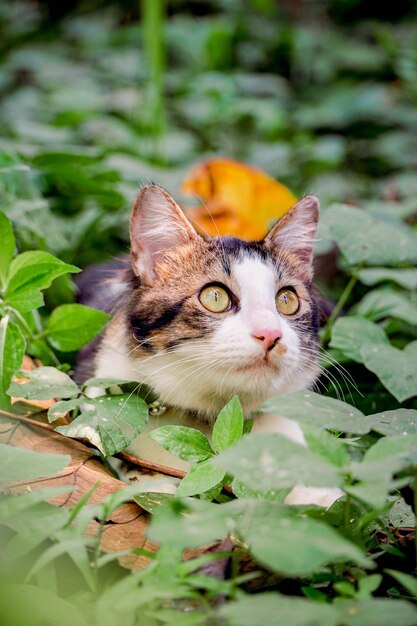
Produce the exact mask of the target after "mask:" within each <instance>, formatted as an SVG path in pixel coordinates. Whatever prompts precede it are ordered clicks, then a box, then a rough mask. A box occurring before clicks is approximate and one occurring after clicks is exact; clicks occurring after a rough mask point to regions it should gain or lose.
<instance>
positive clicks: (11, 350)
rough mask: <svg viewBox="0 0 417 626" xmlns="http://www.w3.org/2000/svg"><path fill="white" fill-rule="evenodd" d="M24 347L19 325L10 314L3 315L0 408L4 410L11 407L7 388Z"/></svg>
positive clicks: (1, 328)
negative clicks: (12, 319)
mask: <svg viewBox="0 0 417 626" xmlns="http://www.w3.org/2000/svg"><path fill="white" fill-rule="evenodd" d="M25 349H26V341H25V338H24V337H23V335H22V333H21V331H20V329H19V327H18V326H17V325H16V324H15V323H14V322H12V321H11V319H10V315H5V316H4V317H3V318H2V319H1V320H0V409H3V410H5V411H8V410H10V408H11V401H10V398H9V396H8V395H7V390H8V388H9V385H10V381H11V379H12V376H13V374H15V372H16V371H17V370H18V369H19V368H20V366H21V365H22V361H23V357H24V355H25ZM16 395H19V394H16Z"/></svg>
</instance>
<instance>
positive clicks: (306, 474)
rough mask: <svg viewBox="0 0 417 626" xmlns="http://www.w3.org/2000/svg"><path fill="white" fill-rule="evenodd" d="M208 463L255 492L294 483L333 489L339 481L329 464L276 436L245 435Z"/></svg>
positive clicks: (266, 434)
mask: <svg viewBox="0 0 417 626" xmlns="http://www.w3.org/2000/svg"><path fill="white" fill-rule="evenodd" d="M212 462H213V463H214V464H215V465H217V466H218V467H221V468H222V469H223V470H225V471H227V472H229V473H230V474H232V475H233V476H235V477H236V478H237V479H238V480H241V481H242V482H244V483H245V484H247V485H248V486H249V487H250V488H251V489H256V490H258V491H259V490H260V491H267V490H269V489H275V488H277V487H293V486H294V485H296V484H297V483H303V484H305V485H308V486H313V487H337V486H339V485H340V484H341V482H342V480H341V477H340V476H339V473H338V472H337V470H336V468H335V467H334V466H333V465H331V464H330V463H327V462H326V461H324V460H323V459H321V458H320V457H318V456H316V455H315V454H313V453H312V452H310V451H309V450H306V448H304V446H301V445H300V444H298V443H295V442H294V441H291V440H290V439H287V438H286V437H284V436H283V435H280V434H277V433H273V434H269V433H257V434H251V435H245V436H244V437H243V438H242V439H241V440H240V441H238V442H237V443H236V444H235V445H234V446H233V448H229V449H227V450H225V451H224V452H222V453H221V454H219V455H218V456H216V457H215V458H214V459H213V461H212Z"/></svg>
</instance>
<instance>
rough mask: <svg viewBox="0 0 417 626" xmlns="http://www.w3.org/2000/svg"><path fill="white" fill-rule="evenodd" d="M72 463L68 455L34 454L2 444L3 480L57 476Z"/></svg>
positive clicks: (0, 463) (0, 460)
mask: <svg viewBox="0 0 417 626" xmlns="http://www.w3.org/2000/svg"><path fill="white" fill-rule="evenodd" d="M70 461H71V457H70V456H68V455H67V454H49V453H47V452H33V450H26V449H24V448H16V447H14V446H9V445H6V444H4V443H0V476H1V478H2V480H23V479H26V478H38V477H40V476H55V475H56V474H58V473H59V472H60V471H61V470H63V469H64V467H66V466H67V465H68V463H69V462H70Z"/></svg>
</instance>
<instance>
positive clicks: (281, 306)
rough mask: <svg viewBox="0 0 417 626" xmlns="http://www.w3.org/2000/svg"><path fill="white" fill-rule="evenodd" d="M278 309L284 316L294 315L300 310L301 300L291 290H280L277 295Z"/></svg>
mask: <svg viewBox="0 0 417 626" xmlns="http://www.w3.org/2000/svg"><path fill="white" fill-rule="evenodd" d="M275 302H276V303H277V309H278V311H279V312H280V313H283V314H284V315H294V313H297V311H298V309H299V308H300V300H299V299H298V296H297V294H295V293H294V292H293V291H291V289H280V290H279V291H278V293H277V295H276V298H275Z"/></svg>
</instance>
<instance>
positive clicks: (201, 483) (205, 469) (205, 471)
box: [176, 459, 226, 497]
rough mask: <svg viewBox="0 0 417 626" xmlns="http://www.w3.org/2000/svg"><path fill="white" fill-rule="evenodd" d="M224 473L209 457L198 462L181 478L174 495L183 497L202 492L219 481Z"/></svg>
mask: <svg viewBox="0 0 417 626" xmlns="http://www.w3.org/2000/svg"><path fill="white" fill-rule="evenodd" d="M225 475H226V472H225V471H224V470H222V469H220V468H219V467H216V466H215V465H213V464H212V461H211V459H208V460H207V461H203V462H202V463H198V464H197V465H194V467H192V468H191V470H190V471H189V473H188V474H187V476H185V478H183V479H182V481H181V483H180V485H179V487H178V489H177V494H176V495H177V496H178V497H183V496H194V495H196V494H199V493H204V492H205V491H208V490H209V489H212V488H213V487H216V486H217V485H218V484H219V483H221V482H222V480H223V478H224V477H225Z"/></svg>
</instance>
